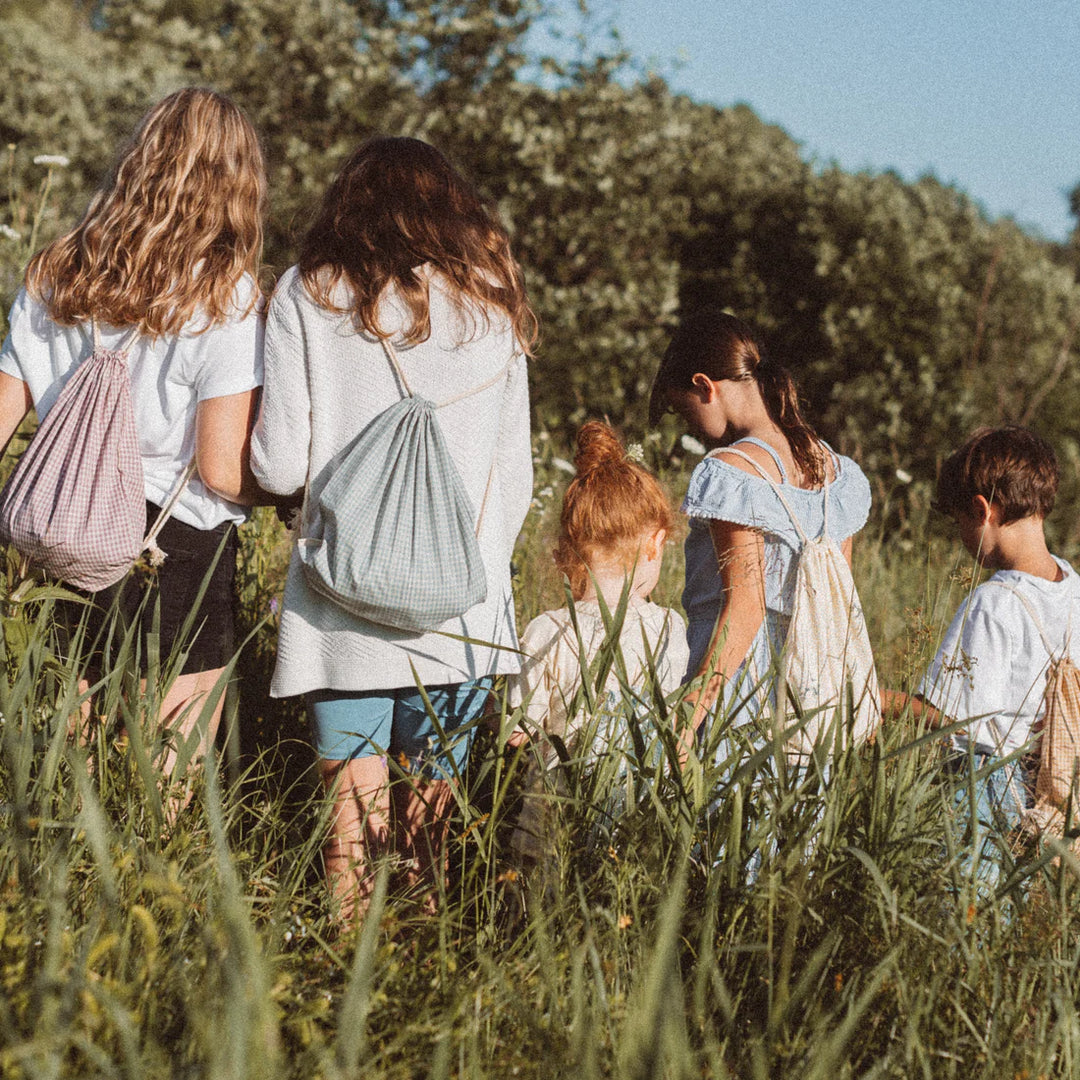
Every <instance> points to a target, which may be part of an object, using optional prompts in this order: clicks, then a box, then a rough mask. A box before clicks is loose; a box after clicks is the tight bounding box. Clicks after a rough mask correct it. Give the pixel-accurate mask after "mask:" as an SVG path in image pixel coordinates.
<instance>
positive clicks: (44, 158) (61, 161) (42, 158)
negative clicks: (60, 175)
mask: <svg viewBox="0 0 1080 1080" xmlns="http://www.w3.org/2000/svg"><path fill="white" fill-rule="evenodd" d="M34 164H35V165H55V166H56V167H57V168H58V169H66V168H67V167H68V166H69V165H70V164H71V161H70V160H69V159H68V158H66V157H64V155H63V154H38V156H37V157H36V158H34Z"/></svg>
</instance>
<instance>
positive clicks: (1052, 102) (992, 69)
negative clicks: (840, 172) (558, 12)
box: [563, 0, 1080, 240]
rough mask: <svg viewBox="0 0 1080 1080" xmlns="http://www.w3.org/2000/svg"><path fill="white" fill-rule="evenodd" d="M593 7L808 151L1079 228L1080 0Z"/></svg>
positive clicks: (753, 1) (1055, 235) (665, 68)
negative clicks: (1075, 203)
mask: <svg viewBox="0 0 1080 1080" xmlns="http://www.w3.org/2000/svg"><path fill="white" fill-rule="evenodd" d="M564 2H566V0H564ZM591 6H592V9H593V12H594V19H596V18H599V19H600V20H610V21H611V22H613V23H614V24H615V25H616V26H617V27H618V29H619V31H620V33H621V35H622V39H623V43H624V44H625V45H626V47H627V48H629V49H630V51H631V52H632V53H633V54H634V55H635V57H637V58H638V60H640V61H642V62H644V63H645V64H647V65H650V66H651V67H652V68H653V69H655V70H657V71H659V72H660V73H661V74H663V75H665V76H666V77H667V78H668V81H669V83H670V84H671V85H672V86H674V87H675V89H677V90H681V91H685V92H687V93H689V94H690V95H691V96H692V97H694V98H696V99H698V100H701V101H709V102H713V103H715V104H717V105H730V104H733V103H734V102H737V101H745V102H746V103H748V104H749V105H750V106H752V107H753V109H754V110H755V112H757V114H758V115H759V116H761V117H762V119H764V120H767V121H769V122H772V123H776V124H779V125H780V126H781V127H783V128H784V129H785V130H786V131H787V132H788V134H789V135H791V136H792V138H794V139H795V140H797V141H798V142H799V143H801V144H802V145H803V149H804V153H805V155H806V156H807V157H810V158H813V159H815V160H817V161H819V162H822V163H825V162H829V161H833V160H835V161H836V162H837V163H838V164H839V165H840V166H841V167H843V168H844V169H847V170H849V171H854V170H858V169H871V170H873V171H880V170H884V169H888V168H893V169H895V170H896V171H897V172H898V173H899V174H900V175H901V176H903V177H904V178H905V179H908V180H913V179H915V178H916V177H918V176H920V175H922V174H923V173H926V172H932V173H933V174H934V175H935V176H937V177H938V178H939V179H940V180H942V181H945V182H946V183H953V184H955V185H956V186H957V187H959V188H961V189H962V190H964V191H966V192H967V193H968V194H969V195H970V196H971V197H972V198H974V199H975V200H976V201H978V202H979V203H980V204H982V206H983V207H984V208H985V209H986V210H987V211H988V212H989V213H990V214H991V215H994V216H997V215H1001V214H1008V215H1011V216H1012V217H1014V218H1015V219H1016V220H1017V221H1019V222H1020V223H1021V224H1024V225H1026V226H1031V227H1033V228H1035V229H1037V230H1038V231H1039V232H1041V233H1042V234H1043V235H1045V236H1047V237H1049V238H1051V239H1055V240H1061V239H1064V238H1065V236H1066V235H1067V234H1068V232H1069V230H1070V229H1071V227H1072V219H1071V217H1070V216H1069V213H1068V200H1067V194H1068V191H1069V190H1070V189H1071V188H1072V187H1073V186H1074V185H1075V184H1077V183H1078V182H1080V2H1078V0H1009V2H1005V0H980V2H973V0H923V2H913V0H892V2H882V0H862V2H858V0H801V2H800V0H597V2H595V3H594V4H592V5H591ZM569 23H570V20H569V19H568V20H567V22H565V23H564V24H563V25H564V26H568V25H569ZM594 29H595V22H594Z"/></svg>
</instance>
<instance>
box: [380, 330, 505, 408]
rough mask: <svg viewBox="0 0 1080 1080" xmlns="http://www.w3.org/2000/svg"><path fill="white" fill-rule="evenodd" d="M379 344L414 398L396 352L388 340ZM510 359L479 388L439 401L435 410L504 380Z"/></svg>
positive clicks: (384, 339) (383, 340)
mask: <svg viewBox="0 0 1080 1080" xmlns="http://www.w3.org/2000/svg"><path fill="white" fill-rule="evenodd" d="M379 344H381V345H382V348H383V352H384V353H386V358H387V359H388V360H389V361H390V366H391V367H392V368H393V369H394V374H396V375H397V377H398V379H399V380H400V381H401V385H402V386H403V387H404V388H405V393H406V394H407V395H408V396H409V397H415V396H416V395H415V394H414V393H413V389H412V387H411V386H409V383H408V380H407V379H406V378H405V372H404V371H403V370H402V368H401V361H400V360H399V359H398V355H397V350H396V349H395V348H394V346H393V344H391V342H390V339H389V338H379ZM513 362H514V361H513V359H511V360H510V361H509V362H508V363H507V364H506V365H504V366H503V367H501V368H499V370H498V371H497V372H495V374H494V375H492V377H491V378H490V379H487V380H485V381H484V382H482V383H481V384H480V385H479V386H474V387H473V388H472V389H471V390H464V391H462V392H461V393H460V394H455V395H454V396H453V397H449V398H446V399H445V400H444V401H440V402H438V403H437V404H436V405H435V408H436V409H443V408H445V407H446V406H447V405H453V404H454V402H456V401H463V400H464V399H465V398H469V397H472V396H473V395H474V394H479V393H480V392H481V391H482V390H487V389H488V388H489V387H491V386H494V385H495V384H496V383H498V382H500V381H501V380H502V379H505V378H506V373H507V372H508V371H509V370H510V365H511V364H512V363H513Z"/></svg>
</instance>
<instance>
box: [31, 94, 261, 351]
mask: <svg viewBox="0 0 1080 1080" xmlns="http://www.w3.org/2000/svg"><path fill="white" fill-rule="evenodd" d="M265 198H266V172H265V167H264V164H263V155H262V150H261V148H260V146H259V139H258V136H257V135H256V134H255V130H254V128H253V127H252V126H251V124H250V122H249V121H248V119H247V117H245V116H244V114H243V113H242V112H241V111H240V109H239V108H238V107H237V106H236V105H235V104H233V102H232V101H230V100H229V99H228V98H227V97H225V96H224V95H222V94H218V93H216V92H215V91H213V90H206V89H200V88H194V87H189V88H187V89H185V90H178V91H176V93H173V94H170V95H169V96H168V97H166V98H164V99H162V100H161V101H159V102H158V104H157V105H155V106H154V107H153V108H152V109H151V110H150V111H149V112H148V113H147V114H146V116H144V117H143V119H142V121H141V122H140V123H139V126H138V128H137V129H136V131H135V136H134V138H133V140H132V142H131V144H130V145H129V146H128V147H126V148H125V149H124V150H123V151H122V152H121V154H120V157H119V160H118V162H117V164H116V166H115V168H114V169H113V172H112V175H111V176H110V177H109V179H108V180H107V181H106V183H105V185H104V186H103V187H102V188H101V189H100V190H99V191H98V192H97V194H96V195H95V196H94V197H93V199H92V200H91V202H90V205H89V207H88V208H87V211H86V214H85V215H84V217H83V219H82V221H81V222H79V224H78V225H77V226H76V227H75V228H74V229H72V230H71V232H69V233H67V234H66V235H64V236H61V237H60V238H59V239H58V240H54V241H53V242H52V243H51V244H50V245H49V246H48V247H46V248H45V249H44V250H42V251H40V252H38V254H37V255H35V256H34V258H33V259H32V260H31V261H30V265H29V266H28V267H27V269H26V287H27V290H28V291H29V292H30V293H31V295H33V296H34V297H36V298H37V299H38V300H40V301H41V302H42V303H43V304H44V305H45V307H46V309H47V310H48V312H49V315H50V316H51V317H52V318H53V320H54V321H56V322H58V323H60V324H62V325H66V326H70V325H72V324H74V323H78V322H82V321H84V320H86V319H88V318H90V317H91V316H93V317H94V318H98V319H101V320H102V321H104V322H107V323H109V324H111V325H112V326H134V325H137V326H138V327H139V329H140V331H141V332H142V333H144V334H146V335H147V336H149V337H160V336H161V335H163V334H175V333H178V332H179V331H180V330H181V329H183V328H184V327H185V326H187V324H188V323H190V322H192V321H193V320H194V319H196V318H197V317H199V318H201V319H203V320H204V321H205V325H204V326H201V327H199V328H198V331H199V332H201V331H202V330H206V329H209V328H210V327H211V326H214V325H216V324H218V323H221V322H224V321H225V319H226V318H227V317H228V316H229V315H230V314H232V313H233V312H234V310H235V307H234V295H235V291H236V288H237V286H238V285H239V284H240V281H241V279H242V278H243V277H244V275H245V274H250V275H251V277H252V278H254V279H255V280H256V282H257V280H258V273H259V259H260V256H261V253H262V242H263V230H262V212H263V203H264V201H265ZM258 299H259V295H258V289H257V287H256V290H255V292H254V295H253V296H252V299H251V302H250V304H249V307H248V309H247V310H248V311H250V310H251V305H254V304H255V303H257V302H258ZM245 313H246V312H245Z"/></svg>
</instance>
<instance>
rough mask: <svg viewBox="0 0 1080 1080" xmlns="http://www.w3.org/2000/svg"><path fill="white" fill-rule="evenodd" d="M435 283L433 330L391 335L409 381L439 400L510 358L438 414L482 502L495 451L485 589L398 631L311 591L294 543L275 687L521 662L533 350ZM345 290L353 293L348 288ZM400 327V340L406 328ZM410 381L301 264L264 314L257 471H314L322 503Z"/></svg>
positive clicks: (277, 481) (401, 320)
mask: <svg viewBox="0 0 1080 1080" xmlns="http://www.w3.org/2000/svg"><path fill="white" fill-rule="evenodd" d="M430 284H431V289H430V293H431V336H430V337H429V338H428V339H427V340H426V341H423V342H421V343H419V344H418V345H415V346H411V347H406V346H403V345H401V344H396V351H397V354H398V358H399V361H400V363H401V366H402V369H403V371H404V373H405V377H406V378H407V379H408V381H409V384H410V386H411V387H412V389H413V391H414V392H415V393H417V394H419V395H421V396H423V397H426V398H429V399H430V400H433V401H444V400H446V399H448V398H452V397H454V396H455V395H457V394H460V393H464V392H466V391H468V390H471V389H473V388H474V387H477V386H479V385H481V384H482V383H484V382H486V381H487V380H489V379H491V378H492V377H493V376H495V375H496V374H497V373H498V372H499V371H500V370H502V369H504V368H506V369H507V376H506V379H504V380H499V381H498V382H496V383H495V384H494V385H493V386H491V387H489V388H488V389H486V390H482V391H481V392H480V393H478V394H475V395H473V396H471V397H468V398H465V399H464V400H462V401H460V402H457V403H454V404H450V405H447V406H446V407H445V408H443V409H440V410H439V412H438V419H439V424H440V426H441V428H442V432H443V435H444V437H445V439H446V444H447V447H448V449H449V451H450V455H451V457H452V458H453V460H454V463H455V465H456V466H457V468H458V471H459V472H460V474H461V478H462V481H463V482H464V485H465V489H466V491H467V492H468V494H469V497H470V499H471V500H472V503H473V506H474V507H479V506H480V505H481V504H482V503H483V502H484V489H485V487H486V486H487V482H488V474H489V469H490V468H491V464H492V461H493V460H494V462H495V468H494V472H493V474H492V477H491V487H490V491H489V492H488V496H487V502H486V504H484V505H485V509H484V516H483V521H482V523H481V528H480V534H479V544H480V552H481V555H482V557H483V560H484V569H485V573H486V576H487V599H486V600H485V601H484V602H483V603H481V604H477V605H476V606H475V607H473V608H471V609H470V610H469V611H467V612H466V613H465V614H464V615H462V616H461V617H460V618H456V619H451V620H450V621H448V622H447V623H446V624H445V625H444V626H443V627H442V628H441V630H440V631H436V632H431V633H425V634H410V633H406V632H403V631H400V630H394V629H391V628H389V627H385V626H380V625H376V624H374V623H369V622H366V621H365V620H363V619H359V618H357V617H356V616H354V615H350V614H349V613H348V612H346V611H345V610H344V609H342V608H340V607H338V606H337V605H336V604H334V603H333V602H332V601H330V600H327V599H325V598H324V597H322V596H320V595H319V594H318V593H316V592H315V591H314V590H312V589H311V588H310V587H309V586H308V585H307V584H306V582H305V581H304V575H303V570H302V568H301V564H300V560H299V558H298V556H297V553H296V551H295V550H294V551H293V556H292V560H291V562H290V564H289V574H288V579H287V581H286V585H285V598H284V603H283V605H282V615H281V631H280V635H279V638H278V655H277V665H276V667H275V669H274V678H273V682H272V684H271V688H270V692H271V695H272V696H274V697H287V696H290V695H292V694H302V693H306V692H308V691H311V690H318V689H331V690H388V689H394V688H397V687H409V686H414V685H415V679H416V678H419V679H420V681H421V682H422V683H423V684H424V685H425V686H438V685H443V684H448V683H460V682H463V681H466V680H468V679H474V678H479V677H481V676H484V675H491V674H496V673H512V672H516V671H517V670H518V667H519V664H518V659H517V655H516V653H515V652H512V651H507V649H508V648H509V649H511V650H512V649H516V648H517V633H516V629H515V625H514V606H513V599H512V596H511V592H510V556H511V552H512V551H513V547H514V542H515V540H516V539H517V534H518V532H519V530H520V529H521V525H522V522H523V521H524V519H525V514H526V512H527V511H528V508H529V503H530V501H531V498H532V448H531V443H530V439H529V396H528V383H527V374H526V366H525V358H524V356H523V355H522V353H521V349H520V347H519V345H518V343H517V341H516V339H515V337H514V334H513V331H512V329H511V327H510V325H509V321H508V320H507V319H506V318H505V317H504V316H502V315H501V314H500V313H493V314H492V316H491V318H490V321H489V325H488V326H487V328H486V329H485V326H484V322H483V319H482V317H480V316H477V318H476V319H474V320H470V319H469V316H468V315H467V314H465V315H463V314H462V313H461V312H460V311H459V310H458V308H457V306H456V305H455V303H454V302H453V300H452V299H451V298H450V296H449V295H448V294H447V292H445V291H444V289H443V286H442V283H441V279H440V277H439V276H438V275H437V274H432V275H431V277H430ZM337 300H338V303H339V304H340V305H341V306H343V307H344V306H346V305H347V303H348V293H347V292H345V291H344V286H343V287H342V292H341V294H340V296H339V297H338V298H337ZM406 321H407V320H406V316H405V313H404V310H403V309H402V307H401V305H400V304H398V303H396V302H395V299H394V298H393V297H392V296H391V297H388V298H387V299H385V300H384V301H383V305H382V309H381V311H380V325H381V326H382V327H384V328H385V329H386V330H388V331H393V330H395V329H398V330H400V328H401V327H402V326H404V325H405V324H406ZM393 337H394V338H395V339H396V341H400V333H397V334H394V335H393ZM403 393H404V391H403V389H402V388H401V387H400V386H399V385H398V380H397V377H396V375H395V374H394V372H393V369H392V368H391V366H390V364H389V361H388V360H387V358H386V355H385V353H384V352H383V350H382V347H381V346H380V344H379V342H378V340H377V339H376V338H374V337H373V336H370V335H367V334H365V333H362V332H358V331H357V330H356V328H355V325H354V323H353V321H352V318H351V316H349V315H341V314H335V313H333V312H330V311H328V310H326V309H324V308H321V307H319V306H318V305H317V304H316V303H315V302H314V301H313V300H312V299H311V297H310V296H309V294H308V293H307V291H306V290H305V288H304V286H303V282H302V280H301V278H300V275H299V273H298V271H297V268H296V267H292V268H291V269H290V270H288V271H287V272H286V273H285V275H284V276H283V277H282V278H281V281H280V282H279V283H278V287H277V290H276V291H275V293H274V297H273V299H272V301H271V303H270V309H269V312H268V316H267V324H266V354H265V386H264V390H263V399H262V407H261V410H260V414H259V419H258V423H257V424H256V427H255V433H254V436H253V438H252V444H251V466H252V470H253V471H254V473H255V476H256V477H257V478H258V481H259V483H260V484H261V485H262V486H263V487H264V488H265V489H266V490H267V491H270V492H273V493H275V494H279V495H290V494H293V493H295V492H297V491H299V490H300V489H302V488H303V486H304V483H305V481H306V480H307V478H308V475H309V470H310V476H311V482H310V497H309V505H310V506H311V507H315V508H316V509H317V500H318V497H319V494H320V492H321V491H322V489H323V487H325V485H326V483H327V481H328V480H329V478H330V475H331V474H332V472H333V469H334V463H335V458H336V457H337V455H339V454H340V453H341V452H342V450H343V449H345V448H346V447H347V446H348V445H349V444H350V443H351V442H352V440H353V439H354V438H355V437H356V436H357V435H358V434H359V433H360V432H361V431H362V430H363V429H364V428H365V427H366V426H367V425H368V423H370V421H371V420H372V419H374V417H375V416H377V415H378V414H379V413H380V412H382V411H383V410H384V409H386V408H388V407H389V406H390V405H392V404H393V403H394V402H395V401H398V400H399V399H400V398H401V397H402V396H403ZM310 515H311V511H310V510H309V516H310ZM319 527H320V526H319V523H318V520H317V513H315V514H314V520H313V521H312V524H311V527H310V528H309V529H308V532H309V533H310V534H314V535H318V532H317V530H318V529H319ZM447 635H457V637H465V638H469V639H472V640H470V641H468V642H466V641H461V640H458V639H457V637H451V636H447ZM492 646H500V647H501V648H494V647H492ZM414 670H415V676H414Z"/></svg>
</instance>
